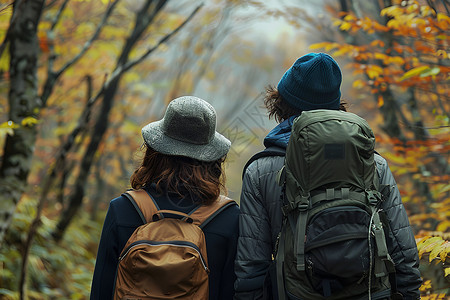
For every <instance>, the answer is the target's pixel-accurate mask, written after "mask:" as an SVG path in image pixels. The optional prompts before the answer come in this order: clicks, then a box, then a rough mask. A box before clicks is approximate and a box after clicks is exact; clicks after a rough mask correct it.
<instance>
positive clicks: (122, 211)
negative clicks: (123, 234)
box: [109, 194, 142, 226]
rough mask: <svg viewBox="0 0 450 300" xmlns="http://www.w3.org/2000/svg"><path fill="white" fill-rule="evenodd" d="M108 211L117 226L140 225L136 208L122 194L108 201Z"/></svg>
mask: <svg viewBox="0 0 450 300" xmlns="http://www.w3.org/2000/svg"><path fill="white" fill-rule="evenodd" d="M109 211H110V213H111V215H112V216H113V217H114V219H115V220H116V223H117V224H118V225H119V226H137V225H140V224H141V223H142V221H141V218H140V217H139V214H138V212H137V211H136V208H135V207H134V206H133V204H132V203H131V201H130V200H129V199H128V198H127V197H125V196H124V195H123V194H122V195H120V196H118V197H116V198H114V199H112V200H111V201H110V203H109Z"/></svg>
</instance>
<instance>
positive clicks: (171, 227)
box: [114, 189, 236, 300]
mask: <svg viewBox="0 0 450 300" xmlns="http://www.w3.org/2000/svg"><path fill="white" fill-rule="evenodd" d="M123 195H124V196H125V197H127V198H128V199H129V200H130V201H131V203H132V204H133V205H134V206H135V208H136V210H137V211H138V213H139V215H140V216H141V218H142V220H143V222H144V225H141V226H139V227H138V228H136V230H135V231H134V233H133V234H132V235H131V237H130V238H129V239H128V241H127V243H126V245H125V247H124V249H123V250H122V253H121V254H120V257H119V264H118V268H117V274H116V282H115V291H114V300H118V299H121V300H122V299H123V300H138V299H139V300H150V299H196V300H202V299H208V296H209V280H208V274H209V269H208V259H207V253H206V243H205V236H204V234H203V231H202V228H203V227H204V226H205V225H206V224H207V223H208V222H209V221H211V220H212V218H213V217H214V216H216V215H217V214H219V213H220V211H222V210H223V209H225V208H227V207H229V206H231V205H236V202H235V201H233V200H231V199H229V198H226V197H224V196H220V197H219V199H218V200H216V201H214V202H213V203H212V204H211V205H207V206H206V205H199V206H197V207H196V208H194V209H193V210H192V211H191V212H190V213H189V214H185V213H182V212H178V211H172V210H160V209H159V208H158V206H157V204H156V202H155V201H154V200H153V199H152V198H151V197H150V195H149V194H148V193H147V192H146V191H145V190H142V189H141V190H130V191H127V192H126V193H124V194H123ZM174 216H175V217H178V218H174Z"/></svg>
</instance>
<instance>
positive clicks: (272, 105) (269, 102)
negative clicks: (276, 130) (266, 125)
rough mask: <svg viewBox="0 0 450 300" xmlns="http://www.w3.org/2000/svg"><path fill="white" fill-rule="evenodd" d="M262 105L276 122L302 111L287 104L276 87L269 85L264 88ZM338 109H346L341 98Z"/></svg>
mask: <svg viewBox="0 0 450 300" xmlns="http://www.w3.org/2000/svg"><path fill="white" fill-rule="evenodd" d="M264 105H265V107H266V109H267V111H268V113H269V119H271V118H274V119H275V121H277V122H278V123H281V122H283V121H284V120H287V119H289V118H290V117H292V116H295V115H299V114H300V113H301V112H302V111H301V110H300V109H297V108H294V107H292V106H290V105H289V104H287V102H286V101H284V100H283V98H282V97H281V95H280V93H279V92H278V89H277V88H276V87H274V86H271V85H269V86H268V87H267V88H266V94H265V96H264ZM339 110H342V111H347V103H346V102H344V101H342V100H341V104H340V106H339Z"/></svg>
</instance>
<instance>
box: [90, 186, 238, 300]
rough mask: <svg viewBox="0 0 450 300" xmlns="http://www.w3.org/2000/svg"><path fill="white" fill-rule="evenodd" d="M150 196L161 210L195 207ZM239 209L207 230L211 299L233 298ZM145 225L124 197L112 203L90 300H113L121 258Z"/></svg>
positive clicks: (191, 203)
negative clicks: (133, 236) (131, 239)
mask: <svg viewBox="0 0 450 300" xmlns="http://www.w3.org/2000/svg"><path fill="white" fill-rule="evenodd" d="M150 192H151V195H152V196H153V198H154V199H155V201H156V202H157V204H158V206H159V207H160V209H170V210H177V211H181V212H184V213H188V212H189V211H190V210H192V209H193V208H194V207H195V206H196V204H195V203H194V201H193V200H192V199H188V198H185V199H181V200H175V201H174V200H171V199H175V197H171V199H169V198H168V197H167V196H163V195H158V193H156V191H155V190H154V189H153V188H151V189H150ZM238 219H239V207H238V206H237V205H233V206H231V207H229V208H226V209H225V210H224V211H222V212H221V213H220V214H218V215H217V216H216V217H215V218H214V219H213V220H212V221H211V222H210V223H208V224H207V225H206V226H205V227H204V228H203V232H204V234H205V240H206V249H207V255H208V264H209V269H210V275H209V294H210V297H209V299H211V300H216V299H217V300H225V299H226V300H229V299H232V298H233V294H234V289H233V283H234V281H235V278H236V277H235V275H234V271H233V266H234V259H235V255H236V244H237V238H238V231H239V223H238V222H239V220H238ZM140 225H142V221H141V218H140V217H139V215H138V213H137V211H136V210H135V208H134V207H133V205H132V204H131V202H130V200H128V199H127V198H126V197H124V196H120V197H118V198H115V199H113V200H112V201H111V202H110V205H109V209H108V212H107V214H106V218H105V222H104V224H103V230H102V235H101V239H100V244H99V248H98V253H97V260H96V263H95V270H94V276H93V281H92V288H91V297H90V299H91V300H108V299H113V294H114V293H113V292H114V291H113V286H114V282H115V275H116V269H117V264H118V258H119V255H120V253H121V251H122V249H123V247H124V246H125V244H126V242H127V240H128V239H129V237H130V236H131V234H132V233H133V232H134V230H135V229H136V228H137V227H138V226H140Z"/></svg>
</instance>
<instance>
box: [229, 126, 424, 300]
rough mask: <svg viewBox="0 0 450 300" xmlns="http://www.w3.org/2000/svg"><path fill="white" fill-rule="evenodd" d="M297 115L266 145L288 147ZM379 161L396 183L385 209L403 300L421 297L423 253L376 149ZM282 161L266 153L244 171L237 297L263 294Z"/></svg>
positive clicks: (277, 221) (277, 224) (383, 176)
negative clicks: (278, 175)
mask: <svg viewBox="0 0 450 300" xmlns="http://www.w3.org/2000/svg"><path fill="white" fill-rule="evenodd" d="M294 118H295V117H291V118H290V119H288V120H286V121H284V122H282V123H280V124H279V125H278V126H276V127H275V128H274V129H272V131H271V132H270V133H269V134H268V135H267V137H266V138H265V139H264V146H265V147H267V148H269V147H279V148H283V149H286V147H287V145H288V142H289V138H290V135H291V127H292V123H293V120H294ZM375 163H376V166H377V173H378V176H379V179H380V183H381V184H388V185H390V186H391V187H392V189H391V193H390V195H389V198H388V199H386V201H384V202H383V209H384V211H385V212H386V215H387V217H388V220H389V225H390V232H389V234H388V236H387V244H388V245H387V246H388V250H389V253H390V255H391V257H392V259H393V260H394V262H395V269H396V275H397V276H396V280H397V287H398V290H399V292H401V293H402V294H403V296H404V299H405V300H415V299H420V295H419V287H420V285H421V283H422V280H421V277H420V272H419V268H418V267H419V258H418V252H417V246H416V242H415V240H414V235H413V232H412V230H411V227H410V225H409V220H408V216H407V215H406V211H405V208H404V207H403V204H402V201H401V197H400V193H399V190H398V188H397V184H396V182H395V179H394V177H393V175H392V173H391V171H390V169H389V167H388V165H387V162H386V160H385V159H384V158H382V157H381V156H380V155H378V154H375ZM283 164H284V157H283V156H266V157H262V158H258V159H257V160H255V161H253V162H252V163H250V164H249V166H248V168H246V169H245V171H244V176H243V181H242V193H241V197H240V208H241V216H240V222H241V224H242V225H245V226H242V225H241V226H240V228H239V231H240V236H239V240H238V249H237V254H236V265H235V271H236V274H237V280H236V283H235V290H236V294H235V299H236V300H237V299H239V300H241V299H242V300H243V299H245V300H247V299H248V300H255V299H262V294H263V284H264V279H265V275H266V271H267V269H268V268H269V265H270V263H271V261H272V253H273V249H274V247H275V241H276V239H277V236H278V233H279V232H280V230H281V225H282V213H281V200H280V194H281V187H280V186H279V185H278V184H277V183H276V179H275V178H276V176H277V174H278V171H279V170H280V169H281V167H282V166H283Z"/></svg>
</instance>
